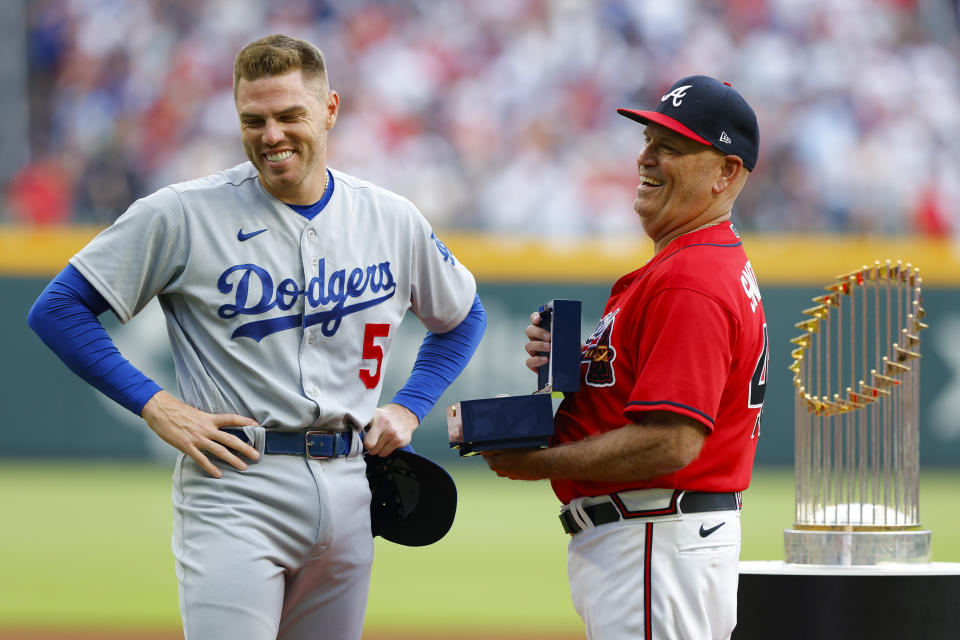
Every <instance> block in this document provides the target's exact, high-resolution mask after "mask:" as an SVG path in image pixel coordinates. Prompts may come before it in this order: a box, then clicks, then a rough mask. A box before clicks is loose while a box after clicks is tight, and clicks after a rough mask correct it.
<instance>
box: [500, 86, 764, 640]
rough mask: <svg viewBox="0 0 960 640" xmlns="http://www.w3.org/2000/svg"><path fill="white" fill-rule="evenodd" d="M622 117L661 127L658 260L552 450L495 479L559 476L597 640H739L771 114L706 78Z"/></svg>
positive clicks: (586, 376)
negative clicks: (754, 199) (757, 174)
mask: <svg viewBox="0 0 960 640" xmlns="http://www.w3.org/2000/svg"><path fill="white" fill-rule="evenodd" d="M618 112H619V113H620V114H622V115H624V116H626V117H628V118H631V119H633V120H636V121H637V122H640V123H642V124H644V125H646V128H645V129H644V139H645V143H644V144H643V145H642V149H641V151H640V153H639V155H638V156H637V168H638V171H639V174H640V183H639V186H638V187H637V199H636V201H635V202H634V209H635V210H636V212H637V215H639V216H640V220H641V223H642V224H643V228H644V231H645V232H646V233H647V235H649V236H650V238H652V239H653V241H654V249H655V255H654V256H653V258H652V259H651V260H650V261H649V262H648V263H647V264H645V265H644V266H642V267H641V268H639V269H637V270H636V271H634V272H633V273H630V274H627V275H625V276H623V277H622V278H620V280H618V281H617V283H616V284H615V285H614V286H613V289H612V291H611V293H610V299H609V300H608V301H607V305H606V307H605V309H604V311H603V317H602V319H601V320H600V323H599V325H598V326H597V329H596V331H595V332H594V333H593V335H592V336H590V338H589V339H588V340H587V343H586V345H584V347H583V351H582V358H581V375H582V376H583V378H582V382H583V384H582V386H581V390H580V391H578V392H576V393H574V394H571V395H568V396H567V397H566V398H565V399H564V401H563V403H562V404H561V405H560V408H559V409H558V410H557V414H556V417H555V419H554V423H555V427H556V435H555V436H554V438H553V440H552V442H551V446H550V447H548V448H546V449H514V450H508V451H497V452H489V453H486V454H484V457H485V459H486V461H487V464H488V465H489V466H490V468H491V469H493V470H494V471H496V472H497V474H498V475H501V476H505V477H508V478H513V479H517V480H539V479H549V480H550V481H551V483H552V485H553V488H554V491H555V492H556V494H557V497H559V498H560V501H561V502H563V507H562V511H561V515H560V519H561V521H562V523H563V526H564V530H565V531H566V532H567V533H569V534H571V536H572V537H571V540H570V545H569V558H568V565H567V568H568V573H569V577H570V591H571V595H572V597H573V603H574V606H575V607H576V609H577V612H578V613H579V614H580V616H581V617H582V618H583V620H584V623H585V625H586V630H587V637H588V638H591V639H603V640H620V639H626V638H631V639H635V638H648V639H661V638H683V639H688V640H689V639H697V640H701V639H705V638H727V637H729V636H730V634H731V633H732V631H733V628H734V626H735V625H736V614H737V580H738V564H739V556H740V492H741V491H743V490H744V489H746V488H747V486H748V485H749V484H750V473H751V469H752V466H753V458H754V454H755V452H756V446H757V436H758V435H759V429H760V413H761V410H762V407H763V397H764V392H765V390H766V379H767V367H768V362H769V355H768V353H769V351H768V344H767V325H766V319H765V317H764V313H763V305H762V303H761V299H760V291H759V288H758V286H757V280H756V277H755V276H754V273H753V268H752V267H751V265H750V261H749V260H748V259H747V255H746V253H744V250H743V246H742V244H741V241H740V236H739V235H738V234H737V231H736V230H735V229H734V228H733V225H732V224H731V223H730V216H731V211H732V209H733V205H734V201H735V200H736V198H737V196H738V195H739V193H740V191H741V189H743V186H744V184H745V183H746V180H747V176H748V175H749V172H750V171H752V170H753V168H754V166H755V164H756V161H757V149H758V145H759V132H758V128H757V119H756V116H755V115H754V112H753V109H751V108H750V106H749V105H748V104H747V102H746V101H745V100H744V99H743V97H742V96H740V94H739V93H737V92H736V91H735V90H734V89H733V88H732V87H730V86H729V85H728V84H726V83H722V82H718V81H717V80H714V79H713V78H709V77H706V76H690V77H687V78H683V79H682V80H679V81H678V82H677V83H676V84H674V85H673V86H672V87H671V88H670V89H669V91H667V93H666V94H665V95H664V96H663V97H662V98H661V99H660V102H659V104H657V105H656V107H655V109H653V110H650V111H637V110H632V109H618ZM539 320H540V318H539V316H538V314H536V313H534V314H533V315H532V316H531V321H532V324H531V325H529V326H528V327H527V329H526V333H527V337H528V342H527V345H526V349H527V352H528V353H529V354H530V358H528V359H527V366H528V367H529V368H531V369H533V370H536V369H537V368H539V367H540V366H542V365H544V364H546V362H547V358H546V357H544V356H542V355H539V354H540V353H542V352H545V351H548V350H549V349H550V334H549V332H547V331H545V330H544V329H542V328H540V327H539V326H537V325H538V323H539Z"/></svg>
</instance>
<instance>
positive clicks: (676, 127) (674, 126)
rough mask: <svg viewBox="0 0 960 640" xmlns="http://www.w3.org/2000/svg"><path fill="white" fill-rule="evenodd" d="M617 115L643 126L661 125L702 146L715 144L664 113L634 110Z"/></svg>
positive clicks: (625, 110)
mask: <svg viewBox="0 0 960 640" xmlns="http://www.w3.org/2000/svg"><path fill="white" fill-rule="evenodd" d="M617 113H619V114H620V115H622V116H626V117H627V118H630V119H631V120H636V121H637V122H639V123H641V124H650V123H651V122H652V123H654V124H659V125H660V126H662V127H666V128H667V129H670V130H671V131H676V132H677V133H679V134H680V135H682V136H684V137H687V138H690V139H691V140H695V141H697V142H699V143H700V144H705V145H709V146H713V143H711V142H710V141H709V140H706V139H705V138H702V137H701V136H698V135H697V134H696V133H694V132H693V130H692V129H690V128H689V127H686V126H684V125H683V123H681V122H680V121H678V120H674V119H673V118H671V117H670V116H665V115H663V114H662V113H658V112H656V111H635V110H633V109H617Z"/></svg>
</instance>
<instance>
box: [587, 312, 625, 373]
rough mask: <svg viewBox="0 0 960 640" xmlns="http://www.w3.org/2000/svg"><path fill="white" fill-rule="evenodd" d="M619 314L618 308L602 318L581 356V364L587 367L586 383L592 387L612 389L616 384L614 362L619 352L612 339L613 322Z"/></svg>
mask: <svg viewBox="0 0 960 640" xmlns="http://www.w3.org/2000/svg"><path fill="white" fill-rule="evenodd" d="M619 312H620V309H619V307H618V308H617V309H614V310H613V311H611V312H610V313H608V314H607V315H605V316H603V318H601V320H600V323H599V324H598V325H597V328H596V330H595V331H594V332H593V335H591V336H590V338H588V339H587V344H586V346H585V347H584V348H583V354H582V355H581V356H580V364H584V363H586V365H587V373H586V375H585V376H584V381H585V382H586V383H587V384H588V385H590V386H591V387H612V386H613V385H614V383H616V375H615V374H614V371H613V361H614V360H616V358H617V350H616V349H615V348H614V347H613V344H612V341H611V337H612V336H613V322H614V320H616V318H617V314H618V313H619Z"/></svg>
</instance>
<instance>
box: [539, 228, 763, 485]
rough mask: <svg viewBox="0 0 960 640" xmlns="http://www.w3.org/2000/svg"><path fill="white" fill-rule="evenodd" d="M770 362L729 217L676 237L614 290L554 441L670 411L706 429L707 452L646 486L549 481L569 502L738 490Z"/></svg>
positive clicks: (756, 300)
mask: <svg viewBox="0 0 960 640" xmlns="http://www.w3.org/2000/svg"><path fill="white" fill-rule="evenodd" d="M768 363H769V349H768V340H767V325H766V318H765V316H764V313H763V304H762V303H761V300H760V291H759V288H758V286H757V280H756V277H755V276H754V273H753V268H752V267H751V266H750V262H749V260H748V259H747V255H746V253H744V250H743V246H742V243H741V242H740V236H739V235H738V234H737V231H736V229H734V227H733V225H732V224H730V223H729V222H725V223H722V224H719V225H716V226H713V227H707V228H706V229H701V230H699V231H695V232H692V233H688V234H685V235H682V236H680V237H679V238H677V239H675V240H674V241H673V242H671V243H670V244H669V245H667V247H666V248H664V249H663V250H662V251H660V252H659V253H657V255H655V256H654V257H653V258H652V259H651V260H650V262H648V263H647V264H646V265H644V266H643V267H641V268H640V269H637V270H636V271H634V272H633V273H629V274H627V275H625V276H623V277H622V278H620V280H618V281H617V283H616V284H615V285H614V286H613V289H612V290H611V293H610V299H609V300H608V301H607V305H606V308H605V309H604V314H603V318H601V320H600V323H599V325H598V326H597V329H596V331H594V333H593V335H592V336H590V338H589V340H588V341H587V343H586V345H585V346H584V348H583V355H582V358H581V369H580V371H581V375H582V385H581V388H580V391H577V392H576V393H574V394H572V395H570V396H568V397H567V398H565V399H564V401H563V402H562V403H561V405H560V407H559V409H558V410H557V415H556V417H555V426H556V434H555V436H554V438H553V442H554V443H555V444H559V443H564V442H572V441H577V440H582V439H584V438H586V437H588V436H592V435H598V434H602V433H605V432H607V431H612V430H614V429H618V428H620V427H622V426H624V425H626V424H628V423H635V422H637V421H638V420H639V418H640V416H641V415H642V414H643V412H645V411H653V410H660V411H673V412H676V413H680V414H683V415H686V416H689V417H692V418H694V419H696V420H699V421H700V422H701V423H703V424H704V426H706V428H707V430H708V432H709V433H708V435H707V437H706V441H705V442H704V445H703V449H702V450H701V452H700V455H699V456H698V457H697V458H696V459H695V460H694V461H693V462H691V463H690V464H689V465H687V466H686V467H685V468H683V469H681V470H680V471H677V472H676V473H672V474H669V475H665V476H660V477H658V478H653V479H650V480H647V481H645V482H585V481H570V480H554V481H553V483H552V484H553V488H554V491H555V492H556V494H557V497H559V498H560V500H561V501H562V502H564V503H568V502H570V500H571V499H573V498H576V497H579V496H596V495H602V494H607V493H613V492H616V491H624V490H628V489H646V488H672V489H685V490H694V491H741V490H743V489H746V488H747V486H748V485H749V484H750V473H751V469H752V467H753V458H754V454H755V453H756V447H757V436H758V435H759V428H760V413H761V411H762V409H763V397H764V392H765V390H766V379H767V378H766V376H767V368H768Z"/></svg>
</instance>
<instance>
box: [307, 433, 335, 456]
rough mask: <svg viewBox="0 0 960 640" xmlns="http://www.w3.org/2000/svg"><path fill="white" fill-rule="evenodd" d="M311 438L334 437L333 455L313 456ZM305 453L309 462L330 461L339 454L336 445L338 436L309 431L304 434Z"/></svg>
mask: <svg viewBox="0 0 960 640" xmlns="http://www.w3.org/2000/svg"><path fill="white" fill-rule="evenodd" d="M310 436H332V437H333V438H334V442H333V453H332V454H330V455H327V454H313V453H311V452H310ZM303 452H304V455H305V456H306V457H307V458H308V459H309V460H329V459H330V458H332V457H334V456H336V454H337V444H336V434H334V433H333V432H331V431H320V430H314V431H307V432H306V433H304V434H303Z"/></svg>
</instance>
